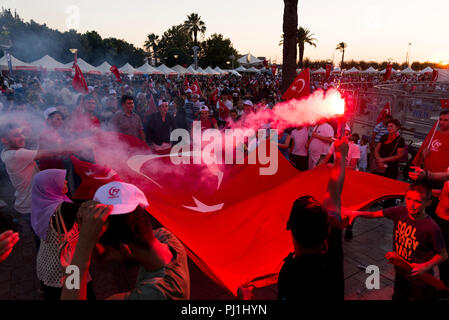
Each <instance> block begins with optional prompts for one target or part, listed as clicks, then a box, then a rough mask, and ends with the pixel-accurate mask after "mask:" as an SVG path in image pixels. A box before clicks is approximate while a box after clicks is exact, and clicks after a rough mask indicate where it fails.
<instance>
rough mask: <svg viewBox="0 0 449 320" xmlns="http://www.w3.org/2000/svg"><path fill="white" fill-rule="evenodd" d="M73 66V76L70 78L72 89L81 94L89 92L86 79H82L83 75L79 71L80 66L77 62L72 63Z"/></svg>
mask: <svg viewBox="0 0 449 320" xmlns="http://www.w3.org/2000/svg"><path fill="white" fill-rule="evenodd" d="M73 68H75V76H74V77H73V80H72V87H73V89H75V90H76V91H78V92H81V93H83V94H87V93H88V92H89V89H88V88H87V83H86V79H84V75H83V73H82V72H81V69H80V67H79V66H78V64H77V63H74V64H73Z"/></svg>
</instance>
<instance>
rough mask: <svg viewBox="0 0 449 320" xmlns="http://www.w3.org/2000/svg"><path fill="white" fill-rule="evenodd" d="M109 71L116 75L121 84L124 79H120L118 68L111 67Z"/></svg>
mask: <svg viewBox="0 0 449 320" xmlns="http://www.w3.org/2000/svg"><path fill="white" fill-rule="evenodd" d="M109 70H111V72H112V73H113V74H114V76H115V78H116V79H117V81H118V82H120V83H121V82H122V78H121V77H120V72H119V71H118V69H117V66H111V68H109Z"/></svg>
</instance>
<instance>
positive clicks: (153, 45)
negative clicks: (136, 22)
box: [143, 33, 159, 62]
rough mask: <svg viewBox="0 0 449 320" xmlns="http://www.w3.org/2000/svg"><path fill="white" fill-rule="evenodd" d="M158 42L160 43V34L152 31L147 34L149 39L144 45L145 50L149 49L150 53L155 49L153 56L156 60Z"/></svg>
mask: <svg viewBox="0 0 449 320" xmlns="http://www.w3.org/2000/svg"><path fill="white" fill-rule="evenodd" d="M158 43H159V36H158V35H156V34H154V33H150V34H149V35H147V40H146V41H145V43H144V45H143V46H144V47H145V50H147V51H148V53H150V52H151V51H153V58H154V61H155V62H156V51H157V45H158Z"/></svg>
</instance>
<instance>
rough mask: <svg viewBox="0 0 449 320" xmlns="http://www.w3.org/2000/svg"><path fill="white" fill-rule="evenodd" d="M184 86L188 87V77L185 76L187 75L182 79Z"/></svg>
mask: <svg viewBox="0 0 449 320" xmlns="http://www.w3.org/2000/svg"><path fill="white" fill-rule="evenodd" d="M184 87H187V88H190V84H189V78H187V76H186V78H185V80H184Z"/></svg>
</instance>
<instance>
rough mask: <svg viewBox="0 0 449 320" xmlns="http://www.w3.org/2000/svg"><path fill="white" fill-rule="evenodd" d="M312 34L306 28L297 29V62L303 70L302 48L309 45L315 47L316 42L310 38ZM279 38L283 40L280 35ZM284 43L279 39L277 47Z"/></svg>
mask: <svg viewBox="0 0 449 320" xmlns="http://www.w3.org/2000/svg"><path fill="white" fill-rule="evenodd" d="M313 35H314V34H313V33H310V30H309V29H307V28H303V27H299V28H298V31H297V33H296V42H297V44H298V61H299V67H300V68H303V60H304V48H305V45H306V44H308V45H311V46H314V47H316V44H315V41H318V40H317V39H315V38H312V36H313ZM281 38H284V36H283V35H282V36H281ZM283 43H284V40H283V39H281V41H280V42H279V45H282V44H283Z"/></svg>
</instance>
